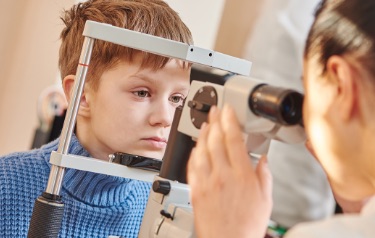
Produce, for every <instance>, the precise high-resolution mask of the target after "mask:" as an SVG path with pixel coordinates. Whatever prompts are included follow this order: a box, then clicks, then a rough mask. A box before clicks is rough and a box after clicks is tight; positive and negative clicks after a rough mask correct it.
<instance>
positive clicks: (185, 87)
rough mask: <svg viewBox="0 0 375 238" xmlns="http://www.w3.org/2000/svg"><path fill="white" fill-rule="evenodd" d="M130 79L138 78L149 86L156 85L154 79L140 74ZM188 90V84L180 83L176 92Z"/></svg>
mask: <svg viewBox="0 0 375 238" xmlns="http://www.w3.org/2000/svg"><path fill="white" fill-rule="evenodd" d="M131 77H136V78H138V79H140V80H142V81H145V82H148V83H151V84H157V81H156V79H155V78H153V77H150V76H148V75H144V74H142V73H139V74H134V75H132V76H131ZM189 88H190V84H183V83H181V84H179V85H178V88H177V90H178V91H188V90H189Z"/></svg>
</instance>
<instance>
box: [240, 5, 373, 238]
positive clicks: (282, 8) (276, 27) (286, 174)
mask: <svg viewBox="0 0 375 238" xmlns="http://www.w3.org/2000/svg"><path fill="white" fill-rule="evenodd" d="M319 2H320V1H319V0H268V1H266V2H265V5H264V7H263V9H262V13H261V14H260V17H259V20H258V21H257V23H256V25H255V28H254V30H253V31H252V33H251V35H250V38H249V41H248V45H247V48H246V52H245V53H244V58H246V59H248V60H250V61H252V63H253V66H252V71H251V76H252V77H255V78H259V79H262V80H265V81H266V82H268V83H270V84H272V85H278V86H285V87H289V88H294V89H297V90H299V91H302V90H303V88H302V81H301V76H302V68H303V67H302V62H303V61H302V59H303V51H304V44H305V39H306V37H307V33H308V30H309V28H310V25H311V24H312V21H313V19H314V17H313V13H314V9H315V8H316V6H317V5H318V3H319ZM268 159H269V167H270V169H271V172H272V174H273V178H274V190H273V199H274V208H273V212H272V216H271V218H272V220H274V221H276V222H277V223H279V224H281V225H283V226H286V227H291V226H293V225H295V224H297V223H299V222H302V221H311V220H319V219H323V218H325V217H327V216H329V215H331V214H333V211H334V206H335V202H334V199H333V196H332V193H331V189H330V186H329V184H328V182H327V180H326V176H325V174H324V172H323V170H322V168H321V167H320V165H319V164H318V163H317V161H316V160H315V159H314V158H313V157H312V156H311V155H310V154H309V153H308V152H307V150H306V148H305V146H304V144H299V145H293V146H292V145H286V144H283V143H280V142H272V144H271V147H270V150H269V153H268ZM374 237H375V236H374Z"/></svg>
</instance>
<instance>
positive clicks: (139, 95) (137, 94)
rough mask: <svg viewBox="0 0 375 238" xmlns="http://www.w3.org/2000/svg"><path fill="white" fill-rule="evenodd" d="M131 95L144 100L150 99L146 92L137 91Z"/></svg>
mask: <svg viewBox="0 0 375 238" xmlns="http://www.w3.org/2000/svg"><path fill="white" fill-rule="evenodd" d="M133 94H134V95H135V96H138V97H140V98H146V97H150V96H151V95H150V93H149V92H148V91H146V90H139V91H134V92H133Z"/></svg>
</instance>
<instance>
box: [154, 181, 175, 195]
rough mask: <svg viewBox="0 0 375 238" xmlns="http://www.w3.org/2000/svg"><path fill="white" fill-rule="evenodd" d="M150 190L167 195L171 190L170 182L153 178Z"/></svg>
mask: <svg viewBox="0 0 375 238" xmlns="http://www.w3.org/2000/svg"><path fill="white" fill-rule="evenodd" d="M152 190H154V192H155V193H161V194H163V195H167V194H168V193H169V192H170V191H171V184H170V183H169V181H166V180H155V181H154V183H153V184H152Z"/></svg>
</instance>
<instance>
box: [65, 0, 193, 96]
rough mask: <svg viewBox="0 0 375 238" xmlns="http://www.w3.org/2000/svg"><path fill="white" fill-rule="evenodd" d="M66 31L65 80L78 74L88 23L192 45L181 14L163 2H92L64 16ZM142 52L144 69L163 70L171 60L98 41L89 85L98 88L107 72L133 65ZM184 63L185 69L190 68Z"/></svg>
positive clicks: (111, 0)
mask: <svg viewBox="0 0 375 238" xmlns="http://www.w3.org/2000/svg"><path fill="white" fill-rule="evenodd" d="M61 19H62V21H63V22H64V24H65V28H64V29H63V31H62V32H61V35H60V37H61V41H62V43H61V46H60V52H59V68H60V72H61V78H62V79H63V78H64V77H65V76H67V75H70V74H72V75H74V74H75V73H76V69H77V65H78V61H79V57H80V54H81V49H82V44H83V39H84V37H83V36H82V33H83V29H84V26H85V22H86V20H93V21H97V22H102V23H107V24H111V25H113V26H118V27H122V28H126V29H129V30H134V31H138V32H142V33H146V34H151V35H155V36H159V37H163V38H167V39H170V40H175V41H179V42H183V43H188V44H192V43H193V40H192V36H191V32H190V30H189V29H188V28H187V26H186V25H185V24H184V23H183V22H182V20H181V19H180V17H179V16H178V14H177V13H176V12H175V11H174V10H172V9H171V8H170V7H169V6H168V4H167V3H165V2H164V1H161V0H89V1H86V2H84V3H78V4H77V5H75V6H73V7H72V8H71V9H70V10H65V11H64V12H63V15H62V17H61ZM137 53H142V54H143V62H142V67H151V68H153V69H155V70H157V69H161V68H163V67H164V66H165V65H166V63H167V62H168V61H169V60H170V58H167V57H163V56H159V55H155V54H151V53H146V52H141V51H139V50H135V49H132V48H128V47H124V46H120V45H116V44H113V43H110V42H105V41H101V40H96V41H95V43H94V48H93V51H92V55H91V60H90V66H89V70H88V75H87V82H90V83H91V86H92V87H93V88H94V89H97V87H98V84H99V78H100V77H101V75H102V74H103V72H104V71H106V70H109V69H110V68H112V67H114V66H115V65H116V64H117V63H118V62H120V61H122V60H125V61H128V62H131V61H132V59H133V57H134V54H137ZM187 65H188V64H184V65H183V67H188V66H187Z"/></svg>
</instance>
